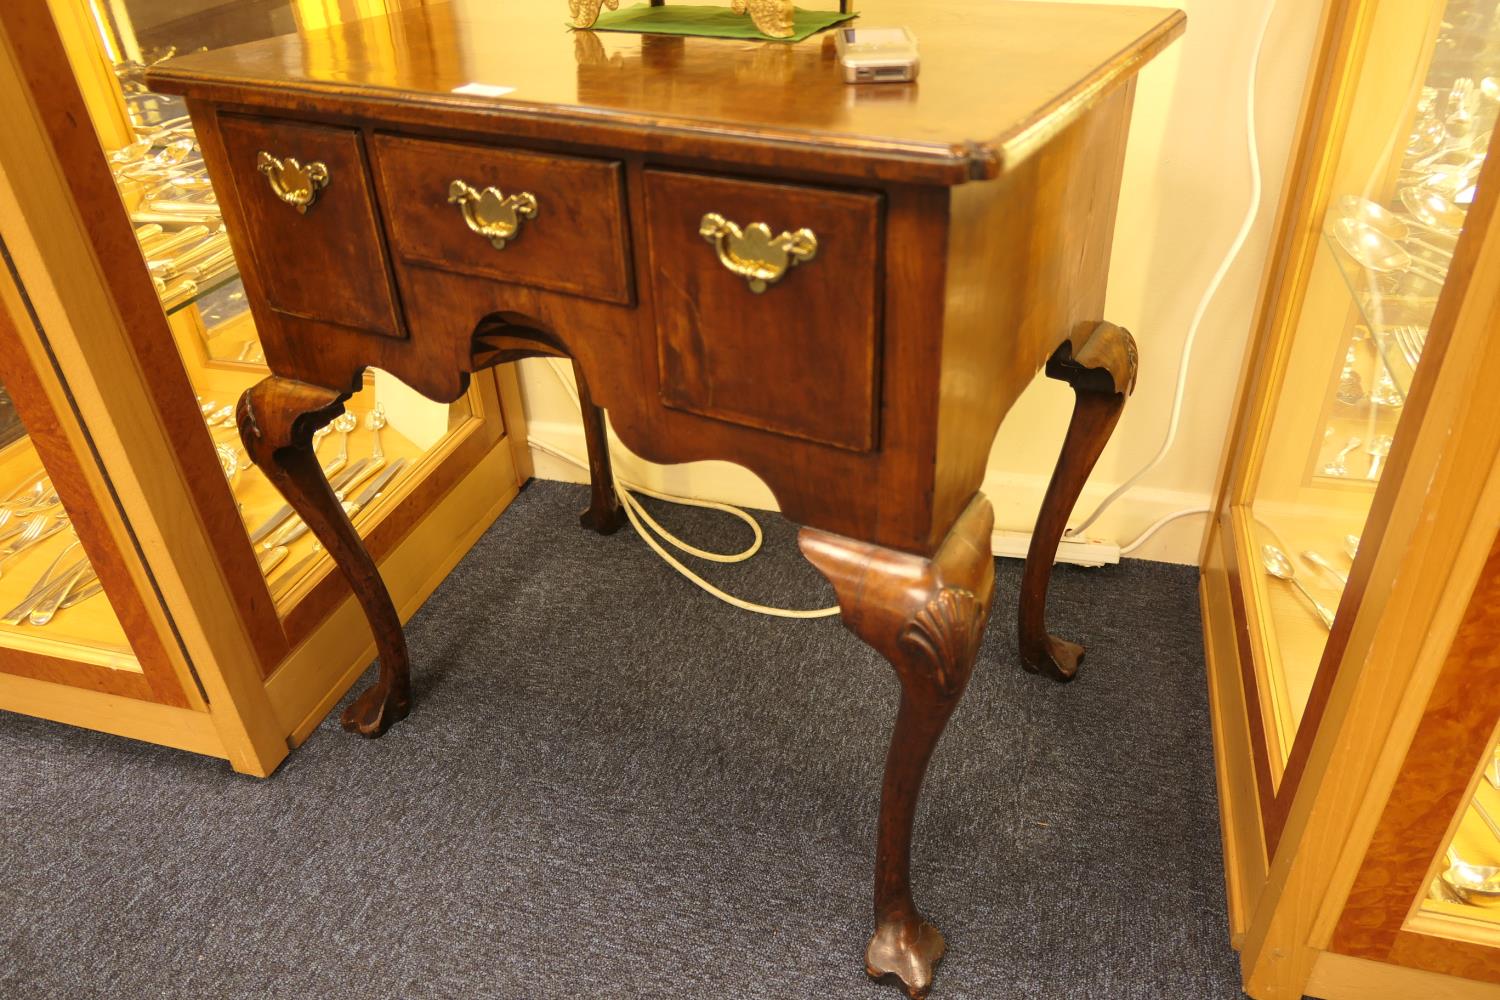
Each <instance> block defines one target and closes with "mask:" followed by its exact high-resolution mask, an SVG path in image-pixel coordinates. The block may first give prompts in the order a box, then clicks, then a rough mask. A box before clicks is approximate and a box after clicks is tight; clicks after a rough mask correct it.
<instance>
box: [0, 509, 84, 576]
mask: <svg viewBox="0 0 1500 1000" xmlns="http://www.w3.org/2000/svg"><path fill="white" fill-rule="evenodd" d="M66 527H68V522H67V521H62V520H55V519H54V518H53V517H52V516H51V515H49V514H38V515H36V516H35V517H33V518H32V519H31V520H30V521H27V522H26V527H25V529H24V530H22V532H21V537H19V538H17V539H16V540H15V541H13V542H11V543H10V544H9V545H7V546H6V547H5V548H4V549H3V550H0V566H3V565H4V564H5V563H6V562H7V561H9V560H11V559H14V558H15V557H16V556H18V555H20V554H21V553H22V552H25V551H26V550H27V549H28V548H30V547H31V546H33V545H35V544H36V543H37V542H39V541H41V540H42V539H44V538H51V537H52V536H53V535H55V534H57V533H58V532H59V531H61V530H63V529H64V528H66Z"/></svg>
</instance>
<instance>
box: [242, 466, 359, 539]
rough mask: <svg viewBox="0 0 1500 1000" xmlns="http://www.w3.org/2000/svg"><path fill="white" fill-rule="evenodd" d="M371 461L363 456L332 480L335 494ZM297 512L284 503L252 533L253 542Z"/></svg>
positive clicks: (265, 535)
mask: <svg viewBox="0 0 1500 1000" xmlns="http://www.w3.org/2000/svg"><path fill="white" fill-rule="evenodd" d="M369 461H370V460H369V459H368V458H362V459H360V460H359V461H358V462H355V463H354V464H353V465H351V466H350V467H349V468H347V469H345V470H344V471H343V472H342V473H341V474H339V475H338V476H337V477H336V478H334V479H332V480H330V481H329V484H328V485H329V486H330V487H332V489H333V491H334V495H337V494H338V491H339V490H340V489H342V488H343V487H344V485H345V484H346V483H347V482H348V481H349V480H350V479H351V478H353V477H354V476H357V475H358V474H359V473H360V472H362V471H363V470H364V467H365V466H366V465H367V464H369ZM295 514H296V511H294V510H292V505H291V504H286V505H284V506H283V507H281V508H280V509H278V510H277V511H276V513H274V514H272V515H271V516H270V517H268V518H266V520H265V521H264V522H263V523H262V524H261V526H260V527H258V528H256V529H255V530H254V531H252V532H251V533H250V541H251V543H253V544H259V543H260V541H261V540H262V539H264V538H266V537H267V536H269V535H270V534H271V532H273V531H275V530H276V529H277V528H279V527H281V525H282V524H283V523H284V522H285V521H286V519H287V518H289V517H292V516H293V515H295ZM273 547H274V546H273Z"/></svg>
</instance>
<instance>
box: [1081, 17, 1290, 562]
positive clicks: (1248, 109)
mask: <svg viewBox="0 0 1500 1000" xmlns="http://www.w3.org/2000/svg"><path fill="white" fill-rule="evenodd" d="M1276 3H1277V0H1268V2H1267V3H1266V9H1265V13H1264V14H1263V15H1262V16H1261V22H1260V34H1259V35H1258V36H1257V38H1256V41H1255V53H1254V55H1252V56H1251V58H1250V76H1249V80H1248V81H1247V83H1246V86H1245V136H1246V140H1247V144H1248V146H1249V155H1250V207H1249V208H1248V209H1247V210H1246V211H1245V219H1244V221H1243V222H1241V223H1240V230H1239V233H1238V234H1237V235H1236V236H1235V238H1234V242H1233V243H1231V244H1230V246H1229V252H1228V253H1226V254H1225V255H1224V260H1223V261H1222V262H1221V263H1220V264H1219V269H1218V270H1217V271H1215V272H1214V276H1213V279H1212V280H1211V281H1210V282H1209V283H1208V287H1207V288H1206V289H1204V292H1203V297H1202V298H1201V299H1199V300H1198V308H1197V309H1196V310H1195V311H1194V312H1193V320H1192V322H1191V323H1189V324H1188V332H1187V336H1186V337H1185V338H1184V339H1183V342H1182V353H1181V355H1180V356H1179V357H1178V359H1177V389H1176V394H1175V395H1174V396H1173V397H1172V416H1171V419H1170V420H1169V421H1168V423H1167V435H1166V437H1165V438H1164V439H1163V440H1162V443H1161V447H1160V448H1158V449H1157V451H1156V454H1155V455H1153V456H1152V458H1151V460H1150V461H1149V462H1147V463H1146V464H1145V465H1143V466H1141V468H1140V469H1139V470H1138V471H1137V472H1136V473H1135V475H1133V476H1131V477H1130V478H1129V479H1127V480H1125V481H1124V482H1123V483H1121V484H1120V485H1119V486H1117V487H1116V488H1115V491H1114V492H1113V493H1111V494H1110V495H1109V496H1107V497H1105V498H1104V500H1103V501H1101V502H1100V504H1099V505H1098V506H1097V507H1095V508H1094V512H1093V513H1092V514H1090V515H1089V516H1088V517H1086V518H1084V519H1083V523H1082V524H1080V525H1078V527H1076V528H1069V529H1068V530H1067V531H1066V532H1064V537H1069V538H1071V537H1073V536H1074V535H1080V534H1082V533H1083V532H1085V531H1087V530H1088V528H1089V526H1090V525H1092V524H1093V523H1094V522H1095V521H1097V520H1098V519H1099V515H1100V514H1103V513H1104V512H1105V511H1106V510H1108V509H1109V508H1110V506H1111V505H1112V504H1114V502H1115V501H1116V500H1118V499H1120V497H1122V496H1124V495H1125V494H1126V493H1127V492H1129V491H1130V490H1131V489H1134V488H1135V486H1136V484H1137V483H1139V482H1140V481H1141V480H1142V479H1144V478H1145V477H1146V475H1147V474H1148V473H1149V472H1150V471H1151V470H1152V469H1154V468H1156V467H1157V466H1158V465H1160V464H1161V461H1162V459H1163V458H1165V457H1166V455H1167V452H1168V451H1170V450H1171V449H1172V445H1173V444H1174V443H1175V442H1176V440H1177V428H1178V427H1179V426H1180V425H1181V423H1182V403H1183V399H1184V398H1185V397H1186V395H1187V379H1188V373H1189V371H1190V370H1191V363H1192V357H1193V345H1194V344H1195V343H1196V342H1197V340H1198V328H1199V327H1201V326H1202V325H1203V317H1204V316H1205V315H1206V314H1207V313H1208V307H1209V306H1210V305H1211V304H1212V303H1213V300H1214V296H1216V295H1218V294H1219V287H1220V286H1221V285H1223V284H1224V279H1225V277H1227V276H1228V274H1229V269H1230V268H1231V267H1232V266H1233V265H1234V262H1235V260H1236V259H1237V258H1238V257H1239V255H1240V251H1241V250H1243V249H1244V248H1245V243H1246V241H1247V240H1249V238H1250V231H1251V230H1252V229H1253V228H1254V227H1255V220H1256V219H1257V218H1258V217H1259V216H1260V201H1261V187H1262V179H1261V172H1260V144H1259V141H1258V139H1257V137H1256V134H1255V86H1256V81H1257V79H1258V78H1259V76H1260V55H1261V52H1262V50H1264V48H1265V45H1266V36H1267V35H1268V34H1269V33H1270V29H1271V16H1272V15H1273V14H1275V12H1276ZM1139 540H1140V539H1137V541H1139ZM1124 552H1125V550H1124V549H1121V554H1122V555H1123V554H1124Z"/></svg>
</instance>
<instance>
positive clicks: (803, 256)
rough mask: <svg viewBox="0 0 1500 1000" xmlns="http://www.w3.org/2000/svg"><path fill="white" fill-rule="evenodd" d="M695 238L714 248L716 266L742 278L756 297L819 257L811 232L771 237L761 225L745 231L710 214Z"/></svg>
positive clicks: (816, 240) (768, 228) (758, 223)
mask: <svg viewBox="0 0 1500 1000" xmlns="http://www.w3.org/2000/svg"><path fill="white" fill-rule="evenodd" d="M698 235H700V236H702V237H703V238H704V239H705V240H707V241H708V242H710V243H712V244H713V245H714V249H715V250H717V251H718V252H719V263H721V264H723V265H724V266H725V267H726V268H727V269H728V270H729V271H730V272H731V273H733V274H737V275H739V276H740V277H742V278H744V279H745V281H746V282H748V283H749V285H750V290H751V291H752V292H755V293H756V294H760V293H761V292H764V291H765V290H766V289H767V288H769V287H770V286H771V285H774V284H776V282H778V281H780V280H781V279H782V278H784V277H786V273H787V272H788V271H790V270H791V269H792V268H793V267H795V266H796V265H798V264H805V263H806V262H808V261H810V260H812V259H813V258H814V257H815V256H817V253H818V237H817V236H815V235H814V234H813V231H812V230H811V229H799V230H797V231H796V232H794V233H782V234H781V235H780V236H772V235H771V227H770V226H768V225H766V224H765V223H764V222H752V223H750V225H748V226H746V227H745V228H744V229H740V227H739V226H737V225H735V224H734V223H733V222H730V221H729V220H728V219H726V218H724V217H723V216H722V215H720V214H718V213H717V212H709V213H708V214H707V215H705V216H704V217H703V221H702V222H701V223H699V225H698Z"/></svg>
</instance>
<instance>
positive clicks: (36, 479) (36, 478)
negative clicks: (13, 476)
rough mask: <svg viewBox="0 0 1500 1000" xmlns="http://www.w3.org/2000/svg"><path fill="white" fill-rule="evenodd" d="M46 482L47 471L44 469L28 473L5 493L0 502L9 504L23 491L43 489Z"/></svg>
mask: <svg viewBox="0 0 1500 1000" xmlns="http://www.w3.org/2000/svg"><path fill="white" fill-rule="evenodd" d="M47 482H48V479H47V473H46V472H45V471H43V472H38V473H36V474H34V475H29V476H27V477H26V478H25V479H23V480H21V482H20V484H19V485H18V486H17V487H16V488H15V489H13V490H11V491H10V492H9V493H7V494H5V499H4V500H0V504H9V503H10V502H11V501H12V500H15V499H16V498H17V497H19V496H21V495H22V494H23V493H28V492H30V491H32V490H38V489H45V484H46V483H47Z"/></svg>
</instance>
